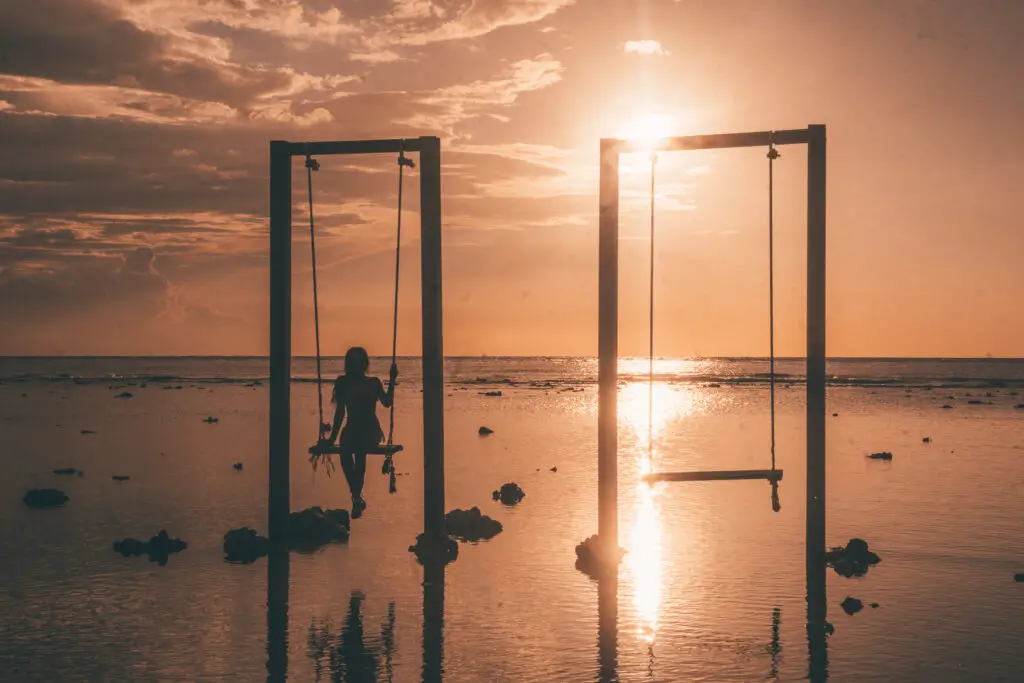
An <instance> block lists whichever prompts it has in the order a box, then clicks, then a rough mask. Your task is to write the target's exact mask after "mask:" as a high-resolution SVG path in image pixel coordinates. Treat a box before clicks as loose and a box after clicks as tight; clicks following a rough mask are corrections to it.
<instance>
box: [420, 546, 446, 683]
mask: <svg viewBox="0 0 1024 683" xmlns="http://www.w3.org/2000/svg"><path fill="white" fill-rule="evenodd" d="M444 567H445V566H444V564H443V563H437V562H428V563H426V564H424V565H423V668H422V670H421V680H422V681H423V683H441V681H442V680H443V679H444V573H445V572H444Z"/></svg>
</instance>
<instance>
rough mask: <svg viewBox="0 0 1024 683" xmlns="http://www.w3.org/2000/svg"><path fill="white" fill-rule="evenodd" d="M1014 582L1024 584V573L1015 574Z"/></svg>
mask: <svg viewBox="0 0 1024 683" xmlns="http://www.w3.org/2000/svg"><path fill="white" fill-rule="evenodd" d="M1013 580H1014V581H1016V582H1017V583H1024V573H1022V574H1014V575H1013Z"/></svg>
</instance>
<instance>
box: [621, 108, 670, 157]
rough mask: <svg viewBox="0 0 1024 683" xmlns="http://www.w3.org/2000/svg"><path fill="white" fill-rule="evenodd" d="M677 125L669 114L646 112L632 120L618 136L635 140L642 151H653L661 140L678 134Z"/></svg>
mask: <svg viewBox="0 0 1024 683" xmlns="http://www.w3.org/2000/svg"><path fill="white" fill-rule="evenodd" d="M675 126H676V121H675V119H674V118H673V117H671V116H668V115H667V114H658V113H645V114H640V115H639V116H637V117H636V118H635V119H634V120H632V121H630V122H629V123H628V124H627V125H626V126H625V127H624V128H623V129H622V132H621V133H620V134H619V135H618V137H619V138H620V139H624V140H632V141H634V142H635V143H636V144H637V145H638V146H639V147H640V151H643V152H652V151H654V150H655V149H657V147H658V145H659V143H660V142H661V140H663V139H664V138H667V137H672V136H674V135H676V134H677V132H676V130H675Z"/></svg>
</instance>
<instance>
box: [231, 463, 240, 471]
mask: <svg viewBox="0 0 1024 683" xmlns="http://www.w3.org/2000/svg"><path fill="white" fill-rule="evenodd" d="M232 467H234V468H235V470H236V471H237V472H241V471H242V463H240V462H236V463H235V464H234V465H232Z"/></svg>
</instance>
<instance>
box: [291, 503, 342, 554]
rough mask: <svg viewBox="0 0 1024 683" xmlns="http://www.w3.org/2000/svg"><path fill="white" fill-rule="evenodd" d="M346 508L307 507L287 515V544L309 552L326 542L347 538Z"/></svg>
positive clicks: (292, 547)
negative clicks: (324, 508)
mask: <svg viewBox="0 0 1024 683" xmlns="http://www.w3.org/2000/svg"><path fill="white" fill-rule="evenodd" d="M350 528H351V527H350V522H349V517H348V510H323V509H321V508H320V507H311V508H307V509H305V510H303V511H301V512H293V513H291V514H290V515H288V533H287V536H288V546H289V547H290V548H291V549H293V550H298V551H299V552H310V551H313V550H316V549H318V548H320V547H321V546H324V545H326V544H328V543H335V542H342V541H347V540H348V535H349V529H350Z"/></svg>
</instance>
